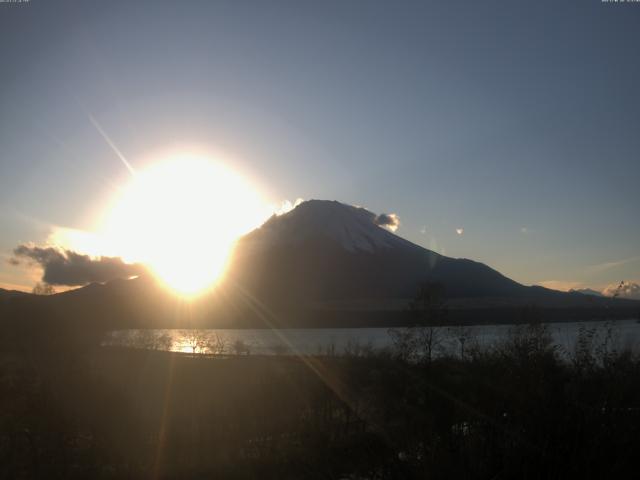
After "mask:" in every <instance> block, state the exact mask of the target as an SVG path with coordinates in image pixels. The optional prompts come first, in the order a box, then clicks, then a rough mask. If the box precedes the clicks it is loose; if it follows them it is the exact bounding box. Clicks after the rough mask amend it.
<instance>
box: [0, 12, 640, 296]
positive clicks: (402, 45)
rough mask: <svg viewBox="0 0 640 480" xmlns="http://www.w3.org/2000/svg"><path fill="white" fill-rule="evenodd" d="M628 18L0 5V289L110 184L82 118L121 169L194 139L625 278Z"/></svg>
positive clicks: (239, 168) (379, 204) (306, 188)
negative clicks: (21, 252)
mask: <svg viewBox="0 0 640 480" xmlns="http://www.w3.org/2000/svg"><path fill="white" fill-rule="evenodd" d="M638 25H640V3H631V2H630V3H606V2H601V1H600V0H581V1H557V0H555V1H546V0H537V1H529V2H507V1H500V2H497V1H491V0H486V1H482V2H478V1H468V2H464V1H457V2H441V1H435V2H429V1H420V2H405V1H394V2H376V1H357V0H349V1H336V2H331V1H321V2H319V1H315V2H310V1H303V0H298V1H291V2H278V1H274V2H261V1H256V2H247V1H239V0H234V1H201V2H200V1H184V2H176V1H175V0H174V1H169V2H163V1H157V0H156V1H152V2H149V1H142V0H136V1H131V0H130V1H117V0H116V1H108V2H105V1H93V0H87V1H82V2H79V1H74V2H66V1H56V2H51V1H47V2H45V1H38V0H31V1H29V2H23V3H6V2H5V3H0V59H1V61H2V88H0V225H1V235H0V256H1V258H0V286H4V287H5V288H7V287H15V288H23V289H29V288H31V286H32V285H33V284H34V283H35V282H36V281H38V279H39V275H40V273H39V272H37V271H34V270H33V269H31V270H30V269H26V268H25V267H24V265H18V266H16V265H13V264H12V262H10V260H11V258H12V252H13V250H14V249H15V248H16V247H17V246H18V245H21V244H25V243H28V242H32V243H33V244H35V245H45V244H46V242H47V241H48V240H50V238H51V233H52V231H54V230H55V229H59V228H62V227H64V228H68V229H77V230H81V231H84V230H91V229H92V228H95V219H96V218H97V217H98V216H99V213H100V212H103V211H104V210H105V209H106V208H108V205H109V202H110V201H111V199H112V198H113V195H114V191H115V190H117V189H118V186H119V185H122V184H123V183H125V182H126V181H127V179H128V176H129V175H130V173H129V171H128V170H127V168H125V166H124V165H123V162H122V161H121V160H120V159H119V157H118V156H117V155H116V154H115V152H114V150H113V149H112V147H111V146H110V145H109V143H108V142H107V141H106V140H105V137H104V135H102V134H101V133H100V131H99V130H102V132H103V133H104V134H105V135H107V136H108V138H109V139H110V141H111V142H112V144H113V145H115V146H116V147H117V149H118V151H119V152H120V153H121V154H122V156H124V157H125V158H126V159H127V161H128V162H129V163H130V164H131V166H132V167H133V168H134V169H138V168H142V167H143V166H144V165H147V164H149V163H152V162H153V159H154V158H157V157H160V156H162V155H165V154H166V153H167V152H175V151H180V150H181V149H182V150H184V149H196V150H198V151H206V152H208V153H210V154H211V155H213V156H215V157H216V158H220V159H223V161H224V162H225V164H226V165H227V166H228V167H229V168H231V169H233V170H234V171H236V172H239V173H240V174H241V175H242V176H243V177H245V178H247V179H248V180H249V181H250V182H251V184H252V185H254V186H255V188H256V189H258V190H259V191H260V193H261V195H263V196H264V198H266V199H268V200H269V202H273V204H280V203H282V202H283V201H286V200H289V201H291V202H293V201H295V199H297V198H303V199H312V198H317V199H331V200H334V199H335V200H339V201H342V202H345V203H349V204H355V205H361V206H364V207H367V208H368V209H370V210H372V211H373V212H376V213H395V214H397V216H398V218H399V219H400V227H399V229H398V230H397V232H396V233H397V234H399V235H401V236H403V237H405V238H407V239H409V240H411V241H413V242H415V243H418V244H420V245H423V246H425V247H427V248H431V249H433V250H436V251H438V252H440V253H444V254H446V255H448V256H453V257H466V258H471V259H474V260H478V261H481V262H484V263H487V264H488V265H490V266H492V267H493V268H495V269H497V270H499V271H500V272H502V273H503V274H505V275H507V276H509V277H511V278H513V279H515V280H517V281H519V282H522V283H525V284H543V285H547V286H551V287H557V288H563V289H567V288H571V287H593V288H598V289H602V288H605V287H607V286H609V285H611V284H615V283H617V282H619V281H621V280H626V281H636V282H638V281H640V221H638V207H639V205H640V189H639V188H638V183H639V180H640V158H639V156H638V152H639V151H640V135H639V134H638V131H640V89H638V85H639V84H640V78H639V77H640V61H639V59H638V54H637V47H638V45H640V38H639V37H640V28H638ZM98 126H99V127H98ZM236 201H237V199H234V198H229V203H228V205H233V204H234V202H236ZM228 205H227V207H228ZM216 208H225V206H222V205H216V206H212V217H214V216H215V210H216ZM81 253H82V252H81Z"/></svg>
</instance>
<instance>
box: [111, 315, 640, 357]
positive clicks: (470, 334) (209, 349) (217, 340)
mask: <svg viewBox="0 0 640 480" xmlns="http://www.w3.org/2000/svg"><path fill="white" fill-rule="evenodd" d="M547 326H548V328H549V331H550V333H551V335H552V337H553V341H554V342H555V343H556V344H557V345H558V346H560V347H561V349H563V351H565V352H571V351H573V348H574V346H575V343H576V340H577V338H578V335H579V332H580V329H593V330H594V331H595V342H598V341H599V340H602V339H604V337H605V335H607V329H608V328H609V327H610V332H611V340H612V342H613V345H614V346H615V348H617V349H632V350H634V351H640V323H638V322H637V321H636V320H617V321H611V322H602V321H598V322H567V323H550V324H547ZM517 328H518V327H517V326H515V325H482V326H470V327H441V328H438V329H437V332H438V336H439V338H440V339H441V348H440V351H441V353H456V352H458V351H459V349H460V340H459V339H460V338H461V337H464V338H465V344H466V345H467V346H469V345H477V346H479V347H481V348H489V347H491V346H492V345H495V344H497V343H499V342H500V341H503V340H505V339H507V338H508V337H509V336H510V335H512V334H513V332H514V331H515V330H516V329H517ZM104 344H105V345H114V346H128V347H132V348H149V349H157V350H167V351H174V352H187V353H205V354H221V355H233V354H252V355H333V354H335V355H341V354H345V353H351V354H362V353H364V352H366V351H368V350H382V349H385V348H389V347H390V346H391V345H392V337H391V335H390V334H389V329H387V328H309V329H278V330H269V329H242V330H232V329H203V330H179V329H158V330H118V331H114V332H111V333H110V334H109V336H108V338H107V339H106V340H105V342H104Z"/></svg>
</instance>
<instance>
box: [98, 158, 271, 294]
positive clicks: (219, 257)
mask: <svg viewBox="0 0 640 480" xmlns="http://www.w3.org/2000/svg"><path fill="white" fill-rule="evenodd" d="M264 214H265V205H264V203H263V202H262V201H261V199H260V196H259V195H258V193H257V192H256V190H255V189H254V188H252V187H251V186H250V185H249V184H248V183H247V182H246V181H245V180H244V179H243V178H241V177H240V176H239V175H237V174H235V173H234V172H232V171H230V170H229V169H227V168H225V167H223V166H222V165H220V164H216V163H213V162H211V161H209V160H207V159H204V158H193V157H183V158H175V159H171V160H168V161H163V162H159V163H157V164H154V165H152V166H151V167H149V168H147V169H145V170H142V171H138V172H136V174H135V176H134V177H132V179H131V181H130V183H129V184H128V185H127V186H126V187H125V188H124V190H123V191H122V193H121V195H120V196H119V198H118V199H117V200H116V202H115V204H114V205H113V207H112V209H111V211H110V213H109V215H108V217H107V219H106V221H105V225H104V228H105V233H106V235H107V236H108V238H109V243H110V244H111V247H112V248H113V249H114V250H116V251H119V252H122V256H123V258H125V259H126V260H128V261H137V262H142V263H144V264H146V265H147V266H148V267H149V268H150V269H151V270H152V271H153V272H154V273H155V274H156V275H157V277H158V278H160V279H161V280H162V281H163V282H164V283H166V284H167V285H168V286H169V287H170V288H171V289H173V290H175V291H176V292H178V293H180V294H183V295H186V296H191V295H195V294H198V293H200V292H202V291H203V290H206V289H207V288H210V287H212V286H213V285H215V283H216V281H217V280H218V279H219V278H221V276H222V275H223V274H224V272H225V269H226V266H227V263H228V260H229V256H230V253H231V251H232V248H233V245H234V243H235V241H236V240H237V238H238V237H239V236H241V235H243V234H244V233H247V232H248V231H250V230H251V229H253V228H255V227H257V226H258V225H259V224H260V223H261V221H262V220H264Z"/></svg>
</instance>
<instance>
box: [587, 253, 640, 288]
mask: <svg viewBox="0 0 640 480" xmlns="http://www.w3.org/2000/svg"><path fill="white" fill-rule="evenodd" d="M638 261H640V255H638V256H635V257H629V258H624V259H622V260H617V261H615V262H604V263H598V264H597V265H591V266H589V267H587V269H586V270H587V271H588V272H590V273H600V272H604V271H606V270H609V269H611V268H616V267H621V266H623V265H626V264H628V263H634V262H638ZM616 286H617V285H616Z"/></svg>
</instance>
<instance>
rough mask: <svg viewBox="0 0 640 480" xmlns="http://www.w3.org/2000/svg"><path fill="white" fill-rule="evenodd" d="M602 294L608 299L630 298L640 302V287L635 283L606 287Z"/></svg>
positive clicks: (614, 284)
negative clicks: (614, 297)
mask: <svg viewBox="0 0 640 480" xmlns="http://www.w3.org/2000/svg"><path fill="white" fill-rule="evenodd" d="M602 293H603V294H604V295H606V296H607V297H613V296H616V294H617V297H618V298H628V299H631V300H640V285H639V284H637V283H635V282H622V283H613V284H611V285H609V286H608V287H606V288H605V289H604V290H603V291H602Z"/></svg>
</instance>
